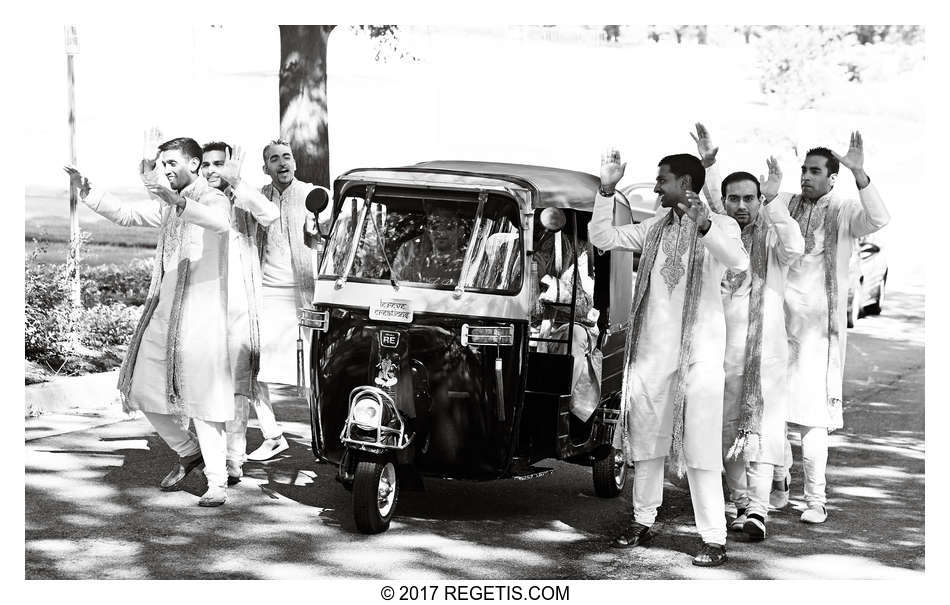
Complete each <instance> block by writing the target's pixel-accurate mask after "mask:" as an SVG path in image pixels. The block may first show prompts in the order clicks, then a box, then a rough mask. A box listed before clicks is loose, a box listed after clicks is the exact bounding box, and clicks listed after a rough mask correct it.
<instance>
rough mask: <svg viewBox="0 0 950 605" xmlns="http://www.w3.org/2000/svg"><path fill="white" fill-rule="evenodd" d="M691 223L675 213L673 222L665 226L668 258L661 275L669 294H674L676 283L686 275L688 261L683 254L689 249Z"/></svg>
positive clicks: (663, 237) (665, 244) (664, 243)
mask: <svg viewBox="0 0 950 605" xmlns="http://www.w3.org/2000/svg"><path fill="white" fill-rule="evenodd" d="M689 242H690V238H689V223H688V222H687V221H685V220H683V219H681V218H679V217H678V216H676V215H674V218H673V222H672V223H670V224H669V225H667V226H665V227H664V228H663V236H662V246H663V254H665V255H666V258H665V259H664V261H663V268H662V269H660V275H662V276H663V281H664V282H665V283H666V289H667V293H668V294H669V296H673V290H674V289H675V288H676V285H677V284H678V283H679V282H680V280H681V279H683V276H684V275H686V263H685V261H684V260H683V256H684V255H685V254H686V251H687V250H689Z"/></svg>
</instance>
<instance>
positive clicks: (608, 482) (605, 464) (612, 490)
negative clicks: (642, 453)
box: [593, 448, 627, 498]
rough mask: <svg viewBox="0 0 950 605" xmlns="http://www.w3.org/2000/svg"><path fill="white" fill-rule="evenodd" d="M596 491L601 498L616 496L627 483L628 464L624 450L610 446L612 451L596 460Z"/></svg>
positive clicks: (594, 468)
mask: <svg viewBox="0 0 950 605" xmlns="http://www.w3.org/2000/svg"><path fill="white" fill-rule="evenodd" d="M593 471H594V493H595V494H597V495H598V496H600V497H601V498H616V497H617V496H619V495H620V492H622V491H623V486H624V485H626V483H627V465H626V464H625V463H624V456H623V450H618V449H614V448H610V453H609V454H607V456H605V457H604V458H603V459H601V460H595V461H594V464H593Z"/></svg>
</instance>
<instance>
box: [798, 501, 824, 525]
mask: <svg viewBox="0 0 950 605" xmlns="http://www.w3.org/2000/svg"><path fill="white" fill-rule="evenodd" d="M827 518H828V512H827V511H826V510H825V505H824V504H819V503H817V502H811V503H809V504H808V508H807V509H805V512H803V513H802V521H803V522H804V523H824V522H825V519H827Z"/></svg>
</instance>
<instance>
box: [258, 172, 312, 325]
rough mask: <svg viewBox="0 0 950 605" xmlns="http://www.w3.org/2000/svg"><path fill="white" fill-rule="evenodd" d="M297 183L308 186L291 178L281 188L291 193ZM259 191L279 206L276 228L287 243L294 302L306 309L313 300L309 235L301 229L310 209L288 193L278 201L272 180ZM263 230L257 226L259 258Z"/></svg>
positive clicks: (265, 240)
mask: <svg viewBox="0 0 950 605" xmlns="http://www.w3.org/2000/svg"><path fill="white" fill-rule="evenodd" d="M297 187H311V188H312V186H311V185H307V184H305V183H302V182H300V181H298V180H296V179H294V181H293V182H292V183H291V184H290V185H289V186H288V187H287V189H284V193H285V194H292V193H294V192H293V191H292V189H294V188H297ZM263 193H264V195H265V196H267V199H269V200H270V201H271V202H273V203H274V204H277V206H278V207H279V208H280V223H279V228H280V230H281V233H283V234H284V236H285V237H287V241H288V242H289V243H290V264H291V267H292V268H293V271H294V278H295V280H294V281H296V285H297V304H298V305H299V306H301V307H305V308H308V309H309V308H310V305H311V304H312V303H313V288H314V283H313V264H312V260H311V258H312V256H311V254H312V251H311V249H310V246H308V244H309V243H310V238H309V237H307V235H306V234H305V232H304V225H305V224H306V222H307V216H308V215H310V211H309V210H307V205H306V204H305V203H304V200H303V199H301V200H300V203H299V204H292V203H290V201H289V200H290V199H293V198H291V197H288V199H286V200H285V203H283V204H282V203H281V201H280V198H281V193H280V192H279V191H278V190H277V188H276V187H274V185H273V184H270V185H265V186H264V189H263ZM304 197H306V196H304ZM275 226H277V225H275ZM267 232H268V230H267V229H258V230H257V241H258V245H259V246H260V248H259V250H260V254H261V258H262V259H263V255H264V247H265V246H266V244H267Z"/></svg>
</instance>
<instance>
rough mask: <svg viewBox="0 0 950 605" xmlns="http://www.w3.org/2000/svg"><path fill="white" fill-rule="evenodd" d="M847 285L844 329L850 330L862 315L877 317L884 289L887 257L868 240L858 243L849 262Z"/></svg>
mask: <svg viewBox="0 0 950 605" xmlns="http://www.w3.org/2000/svg"><path fill="white" fill-rule="evenodd" d="M850 272H851V283H850V286H849V288H848V327H849V328H853V327H854V324H855V322H856V321H858V319H860V318H861V317H864V316H865V315H880V314H881V308H882V307H883V305H884V290H885V289H886V287H887V257H886V256H885V255H884V251H883V250H882V249H881V246H880V244H879V243H876V242H874V241H872V240H871V239H870V238H861V239H860V240H858V249H857V253H856V254H855V255H853V256H852V258H851V267H850Z"/></svg>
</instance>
